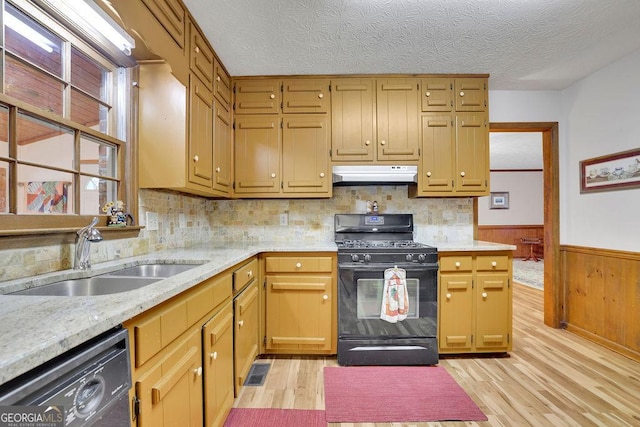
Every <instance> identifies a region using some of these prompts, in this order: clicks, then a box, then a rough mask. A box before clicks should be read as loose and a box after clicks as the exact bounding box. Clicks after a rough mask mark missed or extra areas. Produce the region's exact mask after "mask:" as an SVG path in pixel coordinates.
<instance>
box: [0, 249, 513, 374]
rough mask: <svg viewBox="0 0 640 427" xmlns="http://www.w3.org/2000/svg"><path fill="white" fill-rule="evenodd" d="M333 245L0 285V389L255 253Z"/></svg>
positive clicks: (99, 267) (217, 255)
mask: <svg viewBox="0 0 640 427" xmlns="http://www.w3.org/2000/svg"><path fill="white" fill-rule="evenodd" d="M423 243H425V244H430V245H432V246H436V247H437V248H438V250H439V251H442V252H446V251H482V250H488V251H490V250H513V249H515V248H516V247H515V246H512V245H504V244H497V243H491V242H481V241H474V242H454V243H441V242H423ZM336 250H337V248H336V245H335V244H334V243H333V242H277V243H264V242H263V243H253V244H227V243H225V244H219V243H218V244H211V245H201V246H198V247H192V248H183V249H171V250H166V251H161V252H156V253H153V254H148V255H144V256H139V257H132V258H126V259H120V260H115V261H109V262H105V263H100V264H96V265H94V266H92V268H91V269H90V270H88V271H77V270H65V271H58V272H53V273H47V274H42V275H39V276H34V277H31V278H28V279H16V280H11V281H7V282H0V384H4V383H5V382H7V381H9V380H11V379H13V378H15V377H18V376H19V375H21V374H22V373H25V372H27V371H29V370H30V369H32V368H35V367H37V366H39V365H41V364H42V363H44V362H46V361H48V360H51V359H52V358H54V357H56V356H58V355H60V354H62V353H64V352H65V351H67V350H70V349H72V348H74V347H76V346H77V345H79V344H82V343H83V342H85V341H87V340H88V339H90V338H93V337H95V336H97V335H99V334H101V333H103V332H105V331H108V330H110V329H112V328H114V327H116V326H118V325H120V324H122V323H123V322H125V321H127V320H129V319H131V318H133V317H134V316H136V315H138V314H140V313H142V312H144V311H146V310H148V309H149V308H151V307H154V306H156V305H158V304H160V303H162V302H163V301H166V300H167V299H169V298H171V297H173V296H175V295H177V294H179V293H181V292H183V291H185V290H187V289H189V288H191V287H193V286H195V285H197V284H198V283H200V282H202V281H203V280H206V279H208V278H210V277H212V276H214V275H216V274H218V273H220V272H222V271H224V270H226V269H227V268H229V267H232V266H234V265H236V264H238V263H241V262H243V261H244V260H246V259H247V258H249V257H251V256H254V255H257V254H259V253H262V252H335V251H336ZM158 262H162V263H169V264H171V263H173V264H194V263H195V264H201V265H198V266H197V267H195V268H192V269H190V270H188V271H186V272H183V273H180V274H178V275H176V276H173V277H171V278H168V279H162V280H159V281H157V282H155V283H152V284H150V285H147V286H145V287H143V288H140V289H136V290H132V291H128V292H121V293H116V294H111V295H102V296H71V297H60V296H31V295H6V294H7V293H10V292H15V291H18V290H21V289H25V288H30V287H34V286H40V285H44V284H47V283H53V282H57V281H60V280H65V279H73V278H80V277H88V276H94V275H98V274H104V273H108V272H111V271H114V270H118V269H121V268H126V267H130V266H134V265H139V264H145V263H158Z"/></svg>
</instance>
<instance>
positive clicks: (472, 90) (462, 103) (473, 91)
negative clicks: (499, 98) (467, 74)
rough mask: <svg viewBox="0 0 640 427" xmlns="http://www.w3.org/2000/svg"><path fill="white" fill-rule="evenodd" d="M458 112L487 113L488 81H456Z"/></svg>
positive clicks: (455, 92)
mask: <svg viewBox="0 0 640 427" xmlns="http://www.w3.org/2000/svg"><path fill="white" fill-rule="evenodd" d="M454 96H455V99H456V111H487V96H488V95H487V79H479V78H460V79H455V89H454Z"/></svg>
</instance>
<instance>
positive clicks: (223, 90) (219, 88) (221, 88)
mask: <svg viewBox="0 0 640 427" xmlns="http://www.w3.org/2000/svg"><path fill="white" fill-rule="evenodd" d="M213 94H214V95H215V97H216V98H217V99H218V101H220V102H222V103H223V104H224V105H225V106H226V107H227V110H229V109H230V108H231V78H230V77H229V74H227V72H226V71H225V69H224V68H223V67H222V64H221V63H220V61H218V59H217V58H215V57H214V58H213Z"/></svg>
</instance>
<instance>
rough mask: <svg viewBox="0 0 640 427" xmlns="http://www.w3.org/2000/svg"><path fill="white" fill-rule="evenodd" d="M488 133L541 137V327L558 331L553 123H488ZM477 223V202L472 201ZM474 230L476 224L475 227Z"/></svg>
mask: <svg viewBox="0 0 640 427" xmlns="http://www.w3.org/2000/svg"><path fill="white" fill-rule="evenodd" d="M489 130H490V132H540V133H542V163H543V168H542V169H543V187H544V189H543V194H544V207H543V211H544V212H543V217H544V220H543V229H544V231H543V236H544V248H543V259H544V261H545V262H544V324H545V325H547V326H551V327H553V328H559V327H560V326H561V321H562V316H561V314H562V311H561V301H562V298H561V297H562V294H561V292H562V286H561V283H560V209H559V203H560V202H559V200H560V197H559V194H560V190H559V154H558V153H559V148H558V144H559V141H558V123H557V122H523V123H490V125H489ZM474 204H475V206H474V211H475V214H476V215H475V217H476V221H477V212H478V207H477V199H475V201H474ZM476 230H477V224H476Z"/></svg>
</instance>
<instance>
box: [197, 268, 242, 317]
mask: <svg viewBox="0 0 640 427" xmlns="http://www.w3.org/2000/svg"><path fill="white" fill-rule="evenodd" d="M232 287H233V279H232V276H231V274H224V275H219V276H214V277H212V278H210V279H208V280H206V281H204V282H203V283H202V285H201V289H200V290H199V291H197V292H195V293H194V294H193V295H191V296H190V297H189V298H188V299H187V317H188V319H187V320H188V323H189V325H193V324H194V323H195V322H197V321H198V320H200V319H201V318H202V317H203V316H204V315H205V314H207V313H208V312H210V311H211V310H212V309H214V308H215V307H217V306H218V305H220V304H221V303H223V302H224V301H226V300H227V299H228V298H230V297H231V295H232Z"/></svg>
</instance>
